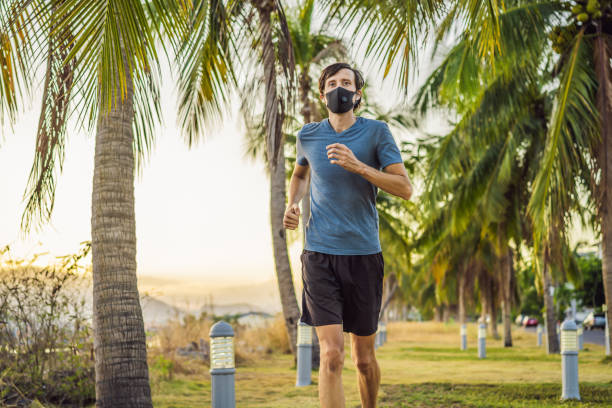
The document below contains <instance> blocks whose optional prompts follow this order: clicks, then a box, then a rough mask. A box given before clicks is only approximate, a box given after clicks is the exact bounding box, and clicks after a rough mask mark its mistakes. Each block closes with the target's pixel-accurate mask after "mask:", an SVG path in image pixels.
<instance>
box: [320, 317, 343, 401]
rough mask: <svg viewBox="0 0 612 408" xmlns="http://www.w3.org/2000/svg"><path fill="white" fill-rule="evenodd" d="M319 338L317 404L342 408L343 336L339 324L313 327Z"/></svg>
mask: <svg viewBox="0 0 612 408" xmlns="http://www.w3.org/2000/svg"><path fill="white" fill-rule="evenodd" d="M315 329H316V330H317V336H319V346H320V348H321V362H320V364H319V402H320V403H321V408H344V390H343V389H342V367H343V366H344V335H343V334H342V325H341V324H330V325H326V326H318V327H315Z"/></svg>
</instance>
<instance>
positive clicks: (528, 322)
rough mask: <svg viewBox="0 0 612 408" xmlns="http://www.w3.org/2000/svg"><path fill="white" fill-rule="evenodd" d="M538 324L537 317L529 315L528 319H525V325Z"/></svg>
mask: <svg viewBox="0 0 612 408" xmlns="http://www.w3.org/2000/svg"><path fill="white" fill-rule="evenodd" d="M537 325H538V319H536V318H535V317H529V316H527V318H526V319H523V326H525V327H531V326H537Z"/></svg>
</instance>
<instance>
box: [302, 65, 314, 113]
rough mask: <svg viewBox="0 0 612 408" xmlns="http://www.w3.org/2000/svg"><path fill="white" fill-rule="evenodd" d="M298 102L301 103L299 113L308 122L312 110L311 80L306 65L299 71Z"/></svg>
mask: <svg viewBox="0 0 612 408" xmlns="http://www.w3.org/2000/svg"><path fill="white" fill-rule="evenodd" d="M299 81H300V102H301V105H302V110H301V112H300V113H301V114H302V117H303V118H304V123H310V122H311V118H312V112H311V107H310V98H309V95H310V87H311V85H312V81H311V79H310V75H308V66H306V67H304V68H303V69H302V72H300V79H299Z"/></svg>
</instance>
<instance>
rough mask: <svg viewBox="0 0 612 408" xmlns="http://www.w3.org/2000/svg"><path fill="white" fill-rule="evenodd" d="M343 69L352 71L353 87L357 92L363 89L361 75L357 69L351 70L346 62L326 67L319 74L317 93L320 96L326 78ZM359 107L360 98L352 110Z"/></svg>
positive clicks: (323, 89)
mask: <svg viewBox="0 0 612 408" xmlns="http://www.w3.org/2000/svg"><path fill="white" fill-rule="evenodd" d="M345 68H346V69H348V70H351V71H353V74H354V75H355V87H356V88H357V90H360V89H361V88H363V85H364V84H365V81H364V80H363V75H362V74H361V72H360V71H359V70H358V69H355V68H353V67H352V66H350V65H349V64H347V63H346V62H336V63H335V64H331V65H328V66H326V67H325V68H324V69H323V71H322V72H321V76H320V77H319V93H321V94H322V93H323V91H325V82H326V81H327V78H329V77H331V76H334V75H336V73H337V72H338V71H340V70H341V69H345ZM359 105H361V98H359V101H358V102H357V105H356V106H355V107H354V108H353V110H355V109H357V108H358V107H359Z"/></svg>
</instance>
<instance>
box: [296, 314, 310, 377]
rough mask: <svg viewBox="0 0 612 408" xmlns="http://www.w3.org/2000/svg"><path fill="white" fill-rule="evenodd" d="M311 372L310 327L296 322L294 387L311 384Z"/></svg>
mask: <svg viewBox="0 0 612 408" xmlns="http://www.w3.org/2000/svg"><path fill="white" fill-rule="evenodd" d="M311 373H312V327H311V326H309V325H307V324H306V323H303V322H299V323H298V338H297V379H296V382H295V386H296V387H303V386H306V385H310V384H311V382H312V381H311Z"/></svg>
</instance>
